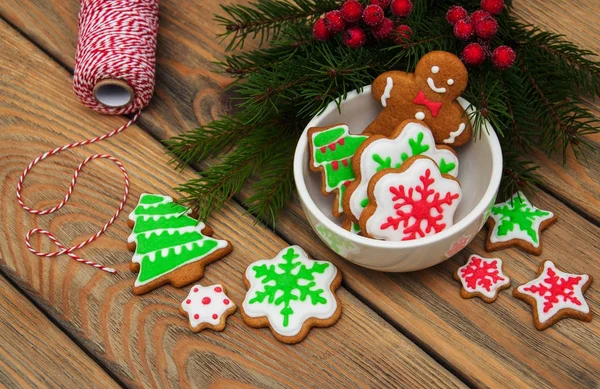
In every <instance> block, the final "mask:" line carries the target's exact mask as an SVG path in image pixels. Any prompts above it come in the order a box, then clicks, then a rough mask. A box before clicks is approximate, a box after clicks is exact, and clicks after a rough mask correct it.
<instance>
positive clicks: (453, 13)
mask: <svg viewBox="0 0 600 389" xmlns="http://www.w3.org/2000/svg"><path fill="white" fill-rule="evenodd" d="M468 15H469V14H468V13H467V10H466V9H464V8H463V7H461V6H459V5H453V6H452V7H450V8H448V12H446V20H447V21H448V23H450V24H451V25H452V26H454V25H455V24H456V22H458V21H459V20H463V19H466V18H467V16H468Z"/></svg>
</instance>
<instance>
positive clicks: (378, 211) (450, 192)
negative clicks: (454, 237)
mask: <svg viewBox="0 0 600 389" xmlns="http://www.w3.org/2000/svg"><path fill="white" fill-rule="evenodd" d="M368 196H369V205H368V206H367V207H366V208H365V210H364V211H363V213H362V215H361V217H360V228H361V231H362V233H363V234H364V235H365V236H368V237H370V238H375V239H384V240H390V241H401V240H413V239H419V238H424V237H426V236H429V235H433V234H437V233H438V232H441V231H443V230H445V229H447V228H449V227H450V226H452V225H453V224H454V213H455V212H456V209H457V208H458V204H459V203H460V201H461V199H462V190H461V188H460V184H459V183H458V181H457V180H456V178H454V177H452V176H450V175H447V174H442V173H440V169H439V168H438V165H437V164H436V163H435V162H434V161H433V160H432V159H430V158H427V157H421V156H419V157H411V158H409V159H408V160H406V162H404V164H403V165H402V167H401V168H400V169H386V170H384V171H381V172H379V173H377V174H375V176H373V178H372V179H371V182H370V183H369V189H368Z"/></svg>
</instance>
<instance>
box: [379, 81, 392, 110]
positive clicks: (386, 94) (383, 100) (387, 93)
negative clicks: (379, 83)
mask: <svg viewBox="0 0 600 389" xmlns="http://www.w3.org/2000/svg"><path fill="white" fill-rule="evenodd" d="M393 87H394V79H393V78H392V77H388V78H386V79H385V89H384V90H383V94H382V95H381V105H382V106H383V107H387V99H389V98H390V96H391V93H392V88H393Z"/></svg>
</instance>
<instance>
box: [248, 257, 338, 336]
mask: <svg viewBox="0 0 600 389" xmlns="http://www.w3.org/2000/svg"><path fill="white" fill-rule="evenodd" d="M341 282H342V273H341V272H339V271H338V269H337V268H336V267H335V266H334V265H333V264H332V263H330V262H326V261H316V260H312V259H310V258H308V256H307V255H306V253H305V252H304V250H302V248H300V247H299V246H290V247H287V248H285V249H283V250H281V252H280V253H279V254H277V256H276V257H275V258H273V259H262V260H260V261H256V262H253V263H251V264H250V266H248V268H247V269H246V272H245V274H244V283H245V284H246V286H247V287H248V293H246V298H245V299H244V303H243V304H242V310H241V312H242V318H243V319H244V321H245V322H246V324H248V325H249V326H251V327H256V328H259V327H267V326H268V327H269V328H270V329H271V332H272V333H273V335H274V336H275V338H277V340H279V341H281V342H284V343H289V344H293V343H298V342H300V341H301V340H303V339H304V338H305V337H306V335H307V334H308V331H309V330H310V329H311V328H312V327H329V326H331V325H333V324H334V323H335V322H336V321H337V320H338V319H339V318H340V315H341V314H342V306H341V305H340V302H339V300H338V298H337V296H336V295H335V291H336V289H337V288H338V287H339V286H340V284H341Z"/></svg>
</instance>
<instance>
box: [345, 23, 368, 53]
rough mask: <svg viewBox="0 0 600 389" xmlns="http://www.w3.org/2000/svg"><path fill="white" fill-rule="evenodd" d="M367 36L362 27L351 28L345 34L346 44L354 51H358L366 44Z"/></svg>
mask: <svg viewBox="0 0 600 389" xmlns="http://www.w3.org/2000/svg"><path fill="white" fill-rule="evenodd" d="M366 39H367V34H366V33H365V30H363V29H362V28H360V27H350V28H349V29H347V30H346V31H345V32H344V44H345V45H346V46H348V47H350V48H352V49H358V48H359V47H362V46H363V45H364V44H365V40H366Z"/></svg>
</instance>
